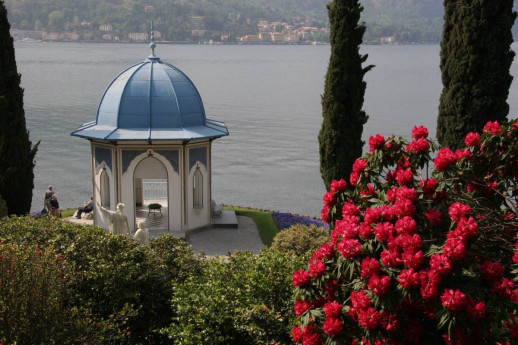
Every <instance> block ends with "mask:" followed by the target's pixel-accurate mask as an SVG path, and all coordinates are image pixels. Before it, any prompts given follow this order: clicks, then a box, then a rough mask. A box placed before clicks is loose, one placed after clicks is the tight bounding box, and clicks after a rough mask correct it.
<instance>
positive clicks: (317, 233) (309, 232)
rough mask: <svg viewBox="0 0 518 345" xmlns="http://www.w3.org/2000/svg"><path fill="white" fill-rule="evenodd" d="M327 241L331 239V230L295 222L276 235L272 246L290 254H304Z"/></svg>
mask: <svg viewBox="0 0 518 345" xmlns="http://www.w3.org/2000/svg"><path fill="white" fill-rule="evenodd" d="M326 241H329V230H327V229H324V228H321V227H317V226H316V225H311V226H307V225H302V224H295V225H292V226H290V227H289V228H288V229H286V230H282V231H281V232H279V233H278V234H277V235H276V236H275V238H274V239H273V243H272V248H273V249H277V250H279V251H281V252H285V253H288V254H294V255H304V254H306V253H308V252H313V251H315V250H317V249H319V248H320V247H321V246H322V244H323V243H324V242H326Z"/></svg>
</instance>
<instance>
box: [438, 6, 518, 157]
mask: <svg viewBox="0 0 518 345" xmlns="http://www.w3.org/2000/svg"><path fill="white" fill-rule="evenodd" d="M444 4H445V10H446V11H445V22H444V30H443V38H442V41H441V63H440V67H441V73H442V83H443V90H442V94H441V98H440V104H439V116H438V118H437V139H438V140H439V143H440V144H441V145H442V146H446V147H450V148H451V149H457V148H459V147H463V146H464V143H463V140H464V137H465V136H466V134H468V133H469V132H480V131H481V130H482V128H483V127H484V125H485V124H486V122H487V121H503V120H505V119H506V117H507V114H508V113H509V105H508V104H507V97H508V95H509V87H510V86H511V82H512V80H513V78H512V76H511V75H510V67H511V64H512V62H513V58H514V55H515V54H514V52H513V51H512V50H511V44H512V43H513V36H512V33H511V29H512V27H513V23H514V20H515V18H516V13H515V12H513V0H502V1H493V0H481V1H476V2H473V1H471V0H461V1H445V2H444Z"/></svg>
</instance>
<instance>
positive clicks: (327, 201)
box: [323, 192, 336, 206]
mask: <svg viewBox="0 0 518 345" xmlns="http://www.w3.org/2000/svg"><path fill="white" fill-rule="evenodd" d="M323 199H324V205H326V206H333V205H334V204H336V196H335V193H334V192H327V193H326V194H324V198H323Z"/></svg>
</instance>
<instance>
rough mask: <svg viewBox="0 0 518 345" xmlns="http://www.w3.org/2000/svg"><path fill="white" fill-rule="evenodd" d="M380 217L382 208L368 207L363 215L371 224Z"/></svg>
mask: <svg viewBox="0 0 518 345" xmlns="http://www.w3.org/2000/svg"><path fill="white" fill-rule="evenodd" d="M380 218H381V209H379V208H368V209H366V210H365V213H364V215H363V221H364V222H365V223H367V224H369V225H370V224H373V223H376V222H378V221H379V219H380Z"/></svg>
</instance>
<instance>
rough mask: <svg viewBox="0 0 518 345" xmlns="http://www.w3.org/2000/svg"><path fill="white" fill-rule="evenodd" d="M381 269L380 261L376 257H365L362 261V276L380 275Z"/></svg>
mask: <svg viewBox="0 0 518 345" xmlns="http://www.w3.org/2000/svg"><path fill="white" fill-rule="evenodd" d="M380 270H381V265H380V262H379V261H378V260H376V259H374V258H365V259H363V260H362V263H361V276H362V277H363V278H370V277H372V276H373V275H378V274H379V273H380Z"/></svg>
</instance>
